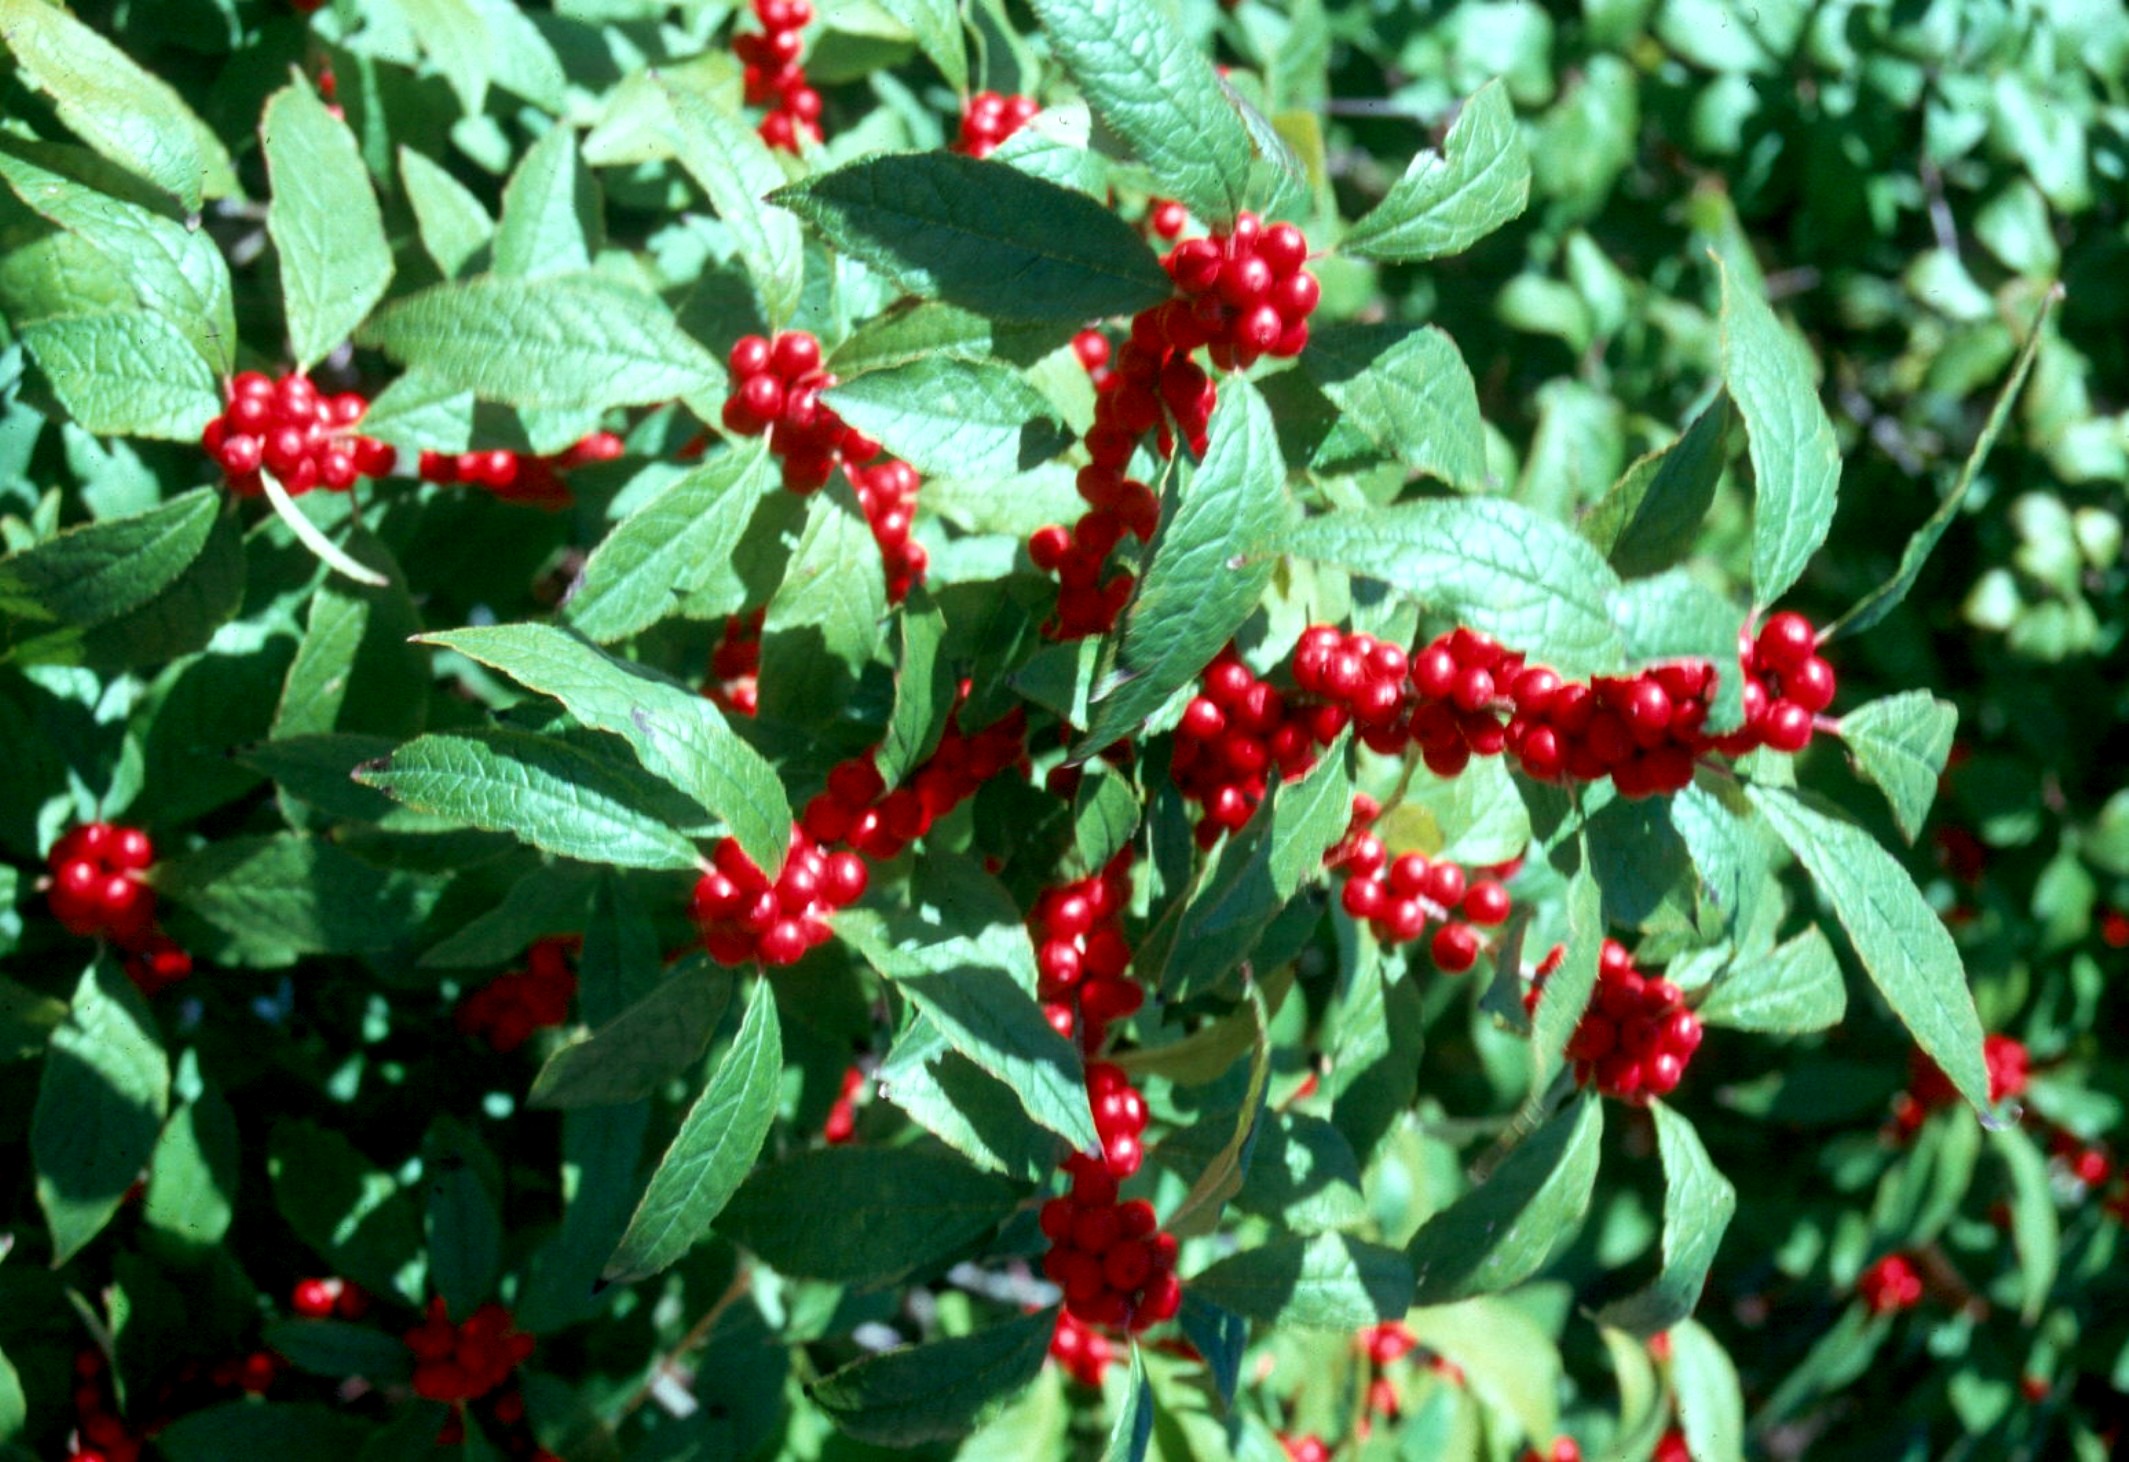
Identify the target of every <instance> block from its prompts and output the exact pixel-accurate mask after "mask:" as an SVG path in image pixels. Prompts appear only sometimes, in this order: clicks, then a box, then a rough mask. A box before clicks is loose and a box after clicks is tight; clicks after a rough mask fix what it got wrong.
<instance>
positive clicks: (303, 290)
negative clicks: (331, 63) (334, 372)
mask: <svg viewBox="0 0 2129 1462" xmlns="http://www.w3.org/2000/svg"><path fill="white" fill-rule="evenodd" d="M259 140H260V141H261V142H262V143H263V144H264V147H265V153H266V172H267V176H268V178H269V179H270V180H271V182H272V185H273V201H272V203H271V205H270V206H269V207H268V208H267V210H266V232H267V234H268V236H269V237H271V238H272V239H273V243H274V252H275V254H276V255H277V256H278V258H279V260H280V264H281V298H282V302H283V306H284V308H285V310H286V312H287V319H288V341H289V346H290V349H291V350H292V351H293V352H294V355H295V361H296V368H297V369H298V370H307V369H309V368H310V367H311V366H313V365H315V364H317V363H318V362H319V361H321V360H323V359H324V358H325V357H326V356H327V355H328V354H330V353H331V352H332V351H333V350H334V349H336V348H337V347H338V346H339V344H340V342H341V341H343V340H345V339H347V338H348V336H350V335H352V334H353V333H354V331H355V327H356V326H357V325H360V324H361V323H362V322H363V320H364V319H365V318H366V317H367V316H368V315H369V313H370V310H371V309H372V308H373V307H375V305H376V303H377V301H379V300H380V299H382V298H384V291H385V288H386V286H388V285H389V284H391V282H392V249H391V245H389V244H387V243H386V242H385V237H384V215H383V214H382V213H380V212H379V211H378V208H377V195H376V193H374V192H373V191H371V188H370V175H369V170H368V169H366V168H365V167H364V166H363V165H362V154H361V152H360V151H358V150H357V148H356V146H355V135H354V134H353V133H352V132H350V131H348V128H347V123H345V122H343V121H341V120H340V119H339V118H338V117H335V116H334V115H333V114H332V113H330V112H328V111H327V110H326V109H325V106H324V104H323V103H322V102H320V101H319V100H318V99H317V98H316V97H315V96H313V95H311V90H310V87H309V85H308V84H307V83H304V82H300V81H299V82H296V83H295V84H293V85H290V86H284V87H283V88H281V90H279V91H277V92H275V93H274V95H273V99H272V100H271V101H269V102H268V103H267V104H266V115H265V116H264V118H262V119H261V121H260V123H259Z"/></svg>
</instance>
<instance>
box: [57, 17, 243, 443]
mask: <svg viewBox="0 0 2129 1462" xmlns="http://www.w3.org/2000/svg"><path fill="white" fill-rule="evenodd" d="M22 3H24V4H39V3H41V0H22ZM22 340H23V343H24V344H26V345H28V346H29V348H30V352H31V354H33V355H35V356H36V357H37V364H38V365H39V366H41V367H42V368H43V369H44V373H45V375H46V376H47V377H48V378H49V379H50V380H51V383H52V393H53V394H54V395H56V396H57V397H58V398H59V404H60V405H62V406H64V407H65V408H66V410H67V415H68V416H70V417H72V418H73V420H74V424H75V425H76V426H79V427H80V428H81V429H82V430H83V431H87V432H94V433H95V434H96V435H98V436H107V437H156V438H160V439H161V440H164V441H172V442H197V441H198V440H199V438H200V432H201V431H202V430H204V429H205V428H206V425H207V423H208V422H209V421H211V420H213V419H214V418H215V417H216V416H218V415H220V414H221V410H222V397H221V393H220V392H219V391H217V390H216V389H215V382H214V372H213V371H211V370H209V369H208V367H207V362H206V361H205V360H203V359H202V358H201V357H200V353H199V352H198V351H197V350H195V349H193V345H192V341H191V339H190V338H189V337H188V336H187V335H186V333H185V331H184V330H183V329H182V328H180V327H179V326H178V325H177V324H176V323H174V322H173V321H171V320H169V319H166V318H165V317H163V316H161V315H150V314H112V315H71V316H67V317H65V318H62V319H57V320H40V321H39V322H37V323H36V324H34V325H28V326H25V327H24V328H23V330H22Z"/></svg>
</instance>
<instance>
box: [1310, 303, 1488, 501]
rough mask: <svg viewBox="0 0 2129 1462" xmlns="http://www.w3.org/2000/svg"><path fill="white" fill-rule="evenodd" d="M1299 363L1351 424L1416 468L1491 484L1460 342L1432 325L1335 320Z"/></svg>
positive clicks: (1456, 483)
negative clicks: (1337, 321) (1351, 322)
mask: <svg viewBox="0 0 2129 1462" xmlns="http://www.w3.org/2000/svg"><path fill="white" fill-rule="evenodd" d="M1301 368H1302V369H1303V370H1304V371H1306V372H1307V373H1308V375H1309V378H1310V379H1311V380H1313V381H1314V382H1315V383H1316V385H1317V386H1318V387H1319V388H1321V390H1322V392H1323V394H1324V395H1325V396H1326V397H1328V398H1329V399H1330V400H1331V402H1332V403H1333V404H1335V405H1336V406H1337V408H1338V410H1339V412H1340V413H1341V415H1342V416H1343V418H1344V423H1345V425H1346V426H1348V427H1351V428H1353V429H1354V430H1356V431H1358V432H1359V433H1360V434H1361V435H1362V436H1363V437H1365V438H1366V439H1367V440H1368V441H1369V442H1370V443H1372V444H1373V445H1374V446H1375V447H1376V449H1377V450H1379V451H1381V452H1382V453H1383V454H1384V455H1385V456H1387V457H1389V458H1391V459H1392V460H1394V461H1397V462H1401V463H1403V464H1404V465H1405V466H1406V467H1409V468H1411V469H1412V470H1413V471H1414V472H1426V473H1431V474H1432V475H1433V476H1435V477H1438V478H1440V479H1441V480H1442V481H1443V482H1446V483H1448V484H1450V485H1451V486H1452V487H1459V488H1463V489H1464V490H1466V491H1475V490H1477V489H1479V488H1482V487H1484V486H1485V485H1486V430H1485V422H1484V421H1483V420H1481V419H1480V417H1479V410H1478V385H1477V383H1476V382H1474V381H1473V380H1472V379H1471V368H1470V367H1469V366H1467V365H1465V364H1464V357H1463V354H1462V353H1461V352H1460V351H1458V350H1457V348H1456V342H1455V341H1453V340H1451V339H1450V338H1449V337H1448V336H1447V335H1446V334H1444V333H1443V332H1442V331H1440V330H1438V329H1436V328H1434V327H1433V326H1431V325H1430V326H1427V327H1425V328H1423V329H1416V330H1415V329H1411V328H1408V327H1405V326H1400V325H1333V326H1328V327H1326V328H1324V329H1322V330H1319V331H1317V332H1315V333H1314V334H1313V335H1311V336H1310V337H1309V346H1308V349H1307V350H1306V351H1305V352H1303V354H1302V356H1301Z"/></svg>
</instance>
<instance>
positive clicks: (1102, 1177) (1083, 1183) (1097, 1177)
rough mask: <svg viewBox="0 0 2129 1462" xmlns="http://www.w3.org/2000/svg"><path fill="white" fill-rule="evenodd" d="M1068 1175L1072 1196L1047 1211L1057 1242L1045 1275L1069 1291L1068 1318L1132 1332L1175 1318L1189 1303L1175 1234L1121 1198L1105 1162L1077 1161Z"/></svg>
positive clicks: (1142, 1203)
mask: <svg viewBox="0 0 2129 1462" xmlns="http://www.w3.org/2000/svg"><path fill="white" fill-rule="evenodd" d="M1065 1170H1066V1171H1067V1172H1069V1173H1070V1174H1071V1175H1072V1191H1071V1193H1070V1194H1069V1195H1068V1196H1065V1197H1061V1198H1052V1199H1051V1200H1050V1201H1049V1202H1047V1203H1045V1204H1043V1205H1042V1232H1043V1234H1044V1235H1045V1236H1046V1237H1048V1239H1049V1240H1050V1249H1049V1252H1048V1253H1046V1254H1044V1255H1043V1258H1042V1272H1043V1273H1044V1274H1045V1275H1047V1276H1048V1277H1049V1278H1050V1279H1051V1280H1053V1281H1055V1282H1056V1283H1057V1284H1058V1285H1059V1286H1061V1287H1062V1288H1063V1290H1064V1301H1065V1311H1066V1313H1067V1314H1070V1315H1072V1316H1073V1317H1075V1318H1076V1319H1078V1320H1080V1321H1082V1322H1084V1323H1085V1324H1088V1325H1104V1326H1109V1327H1112V1328H1119V1329H1129V1330H1132V1331H1139V1330H1145V1329H1147V1328H1149V1327H1151V1326H1154V1325H1158V1324H1159V1323H1160V1322H1161V1321H1163V1320H1169V1319H1173V1318H1174V1316H1175V1312H1176V1310H1177V1309H1179V1308H1180V1307H1181V1305H1182V1303H1183V1286H1182V1284H1181V1282H1180V1281H1179V1280H1177V1279H1176V1277H1175V1261H1176V1242H1175V1235H1173V1234H1167V1233H1162V1232H1161V1231H1160V1222H1159V1220H1158V1219H1156V1218H1155V1217H1154V1214H1153V1205H1152V1204H1150V1203H1148V1202H1147V1201H1146V1200H1145V1199H1143V1198H1134V1199H1131V1200H1130V1201H1129V1202H1124V1201H1121V1200H1119V1199H1118V1197H1117V1193H1116V1182H1117V1178H1116V1174H1114V1173H1112V1172H1111V1171H1110V1170H1109V1168H1108V1166H1107V1164H1106V1163H1104V1162H1103V1161H1102V1160H1100V1159H1096V1158H1090V1157H1084V1156H1078V1155H1075V1156H1073V1157H1072V1158H1070V1159H1068V1160H1067V1161H1066V1163H1065Z"/></svg>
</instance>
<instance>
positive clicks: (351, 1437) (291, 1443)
mask: <svg viewBox="0 0 2129 1462" xmlns="http://www.w3.org/2000/svg"><path fill="white" fill-rule="evenodd" d="M372 1430H373V1428H372V1425H371V1423H369V1422H366V1421H364V1420H362V1419H361V1418H360V1417H355V1416H350V1415H348V1414H347V1413H346V1412H344V1411H338V1410H335V1409H334V1408H332V1407H330V1406H322V1405H314V1404H311V1403H308V1402H304V1403H297V1404H287V1403H269V1402H263V1401H225V1402H223V1403H222V1404H221V1405H220V1406H212V1407H209V1408H208V1409H207V1410H205V1411H196V1412H194V1413H192V1414H191V1415H190V1416H185V1417H180V1418H179V1419H178V1420H176V1421H174V1422H172V1423H171V1424H170V1425H169V1426H167V1427H165V1428H163V1429H162V1431H160V1432H158V1433H157V1434H156V1438H155V1445H156V1449H157V1450H158V1451H159V1452H161V1453H162V1455H163V1456H164V1457H165V1458H167V1459H168V1462H229V1459H230V1458H232V1457H301V1458H303V1459H304V1462H356V1457H357V1455H358V1454H359V1453H360V1452H361V1451H362V1448H363V1444H364V1443H365V1442H367V1441H368V1440H369V1438H370V1433H371V1431H372Z"/></svg>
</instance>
